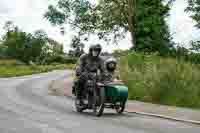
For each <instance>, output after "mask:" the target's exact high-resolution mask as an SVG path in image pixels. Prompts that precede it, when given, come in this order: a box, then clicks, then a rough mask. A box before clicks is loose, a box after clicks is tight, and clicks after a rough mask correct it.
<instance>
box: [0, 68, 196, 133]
mask: <svg viewBox="0 0 200 133" xmlns="http://www.w3.org/2000/svg"><path fill="white" fill-rule="evenodd" d="M70 74H71V73H70V72H69V71H54V72H50V73H46V74H39V75H33V76H27V77H20V78H9V79H0V133H78V132H81V133H133V132H134V133H199V132H200V126H198V125H192V124H186V123H181V122H175V121H170V120H165V119H159V118H153V117H147V116H141V115H136V114H127V113H125V114H123V115H117V114H116V113H115V112H114V111H110V110H105V114H104V115H103V116H102V117H100V118H97V117H94V116H92V115H91V114H90V113H89V112H85V113H83V114H79V113H77V112H75V111H74V108H73V101H72V100H71V99H68V98H66V97H55V96H49V95H48V85H49V83H50V82H51V81H52V80H55V79H59V78H69V77H70Z"/></svg>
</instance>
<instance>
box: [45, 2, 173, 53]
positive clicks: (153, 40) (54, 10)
mask: <svg viewBox="0 0 200 133" xmlns="http://www.w3.org/2000/svg"><path fill="white" fill-rule="evenodd" d="M134 1H135V0H134ZM164 1H166V0H137V1H136V2H135V3H136V4H135V5H133V6H132V8H133V7H134V9H135V11H134V9H132V10H131V9H130V8H128V7H130V6H129V3H128V2H130V1H129V0H120V1H118V0H99V1H98V2H97V3H96V4H92V3H90V2H89V1H86V0H85V1H83V2H82V3H81V2H80V1H78V0H59V1H58V3H57V5H49V7H48V11H47V12H46V13H45V15H44V17H45V18H46V19H48V20H49V21H50V22H51V23H52V24H54V25H62V24H65V23H68V24H70V25H71V26H72V27H73V29H75V30H77V31H78V32H79V33H80V35H81V36H84V35H90V34H96V35H98V37H99V39H103V40H105V41H106V42H108V43H109V42H110V41H111V40H113V41H114V43H117V42H118V41H119V40H120V39H122V38H124V37H125V36H126V33H127V32H128V31H129V32H131V31H132V30H134V34H135V43H136V45H135V46H134V45H133V47H134V49H136V50H137V51H143V50H145V49H147V50H150V51H159V52H162V51H165V50H166V49H168V47H169V44H170V34H169V30H168V27H167V24H166V22H165V18H166V17H167V16H168V12H169V10H170V4H171V2H172V0H170V1H169V0H168V3H167V4H163V2H164ZM81 4H82V5H84V7H82V6H81ZM133 4H134V3H133ZM130 12H133V15H131V13H130ZM130 16H131V17H133V18H132V19H133V20H132V21H130V20H129V19H130ZM130 22H131V23H133V24H131V23H130ZM131 25H132V28H130V27H131ZM132 36H133V35H132ZM111 38H112V39H111Z"/></svg>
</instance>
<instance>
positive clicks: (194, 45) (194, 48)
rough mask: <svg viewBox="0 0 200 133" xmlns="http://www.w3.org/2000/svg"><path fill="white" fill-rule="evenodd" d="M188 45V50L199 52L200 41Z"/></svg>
mask: <svg viewBox="0 0 200 133" xmlns="http://www.w3.org/2000/svg"><path fill="white" fill-rule="evenodd" d="M190 45H191V48H190V50H194V51H196V52H200V41H191V42H190Z"/></svg>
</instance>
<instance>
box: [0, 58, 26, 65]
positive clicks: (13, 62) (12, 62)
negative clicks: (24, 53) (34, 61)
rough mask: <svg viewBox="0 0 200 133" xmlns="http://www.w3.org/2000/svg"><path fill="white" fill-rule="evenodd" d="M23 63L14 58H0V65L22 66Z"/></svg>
mask: <svg viewBox="0 0 200 133" xmlns="http://www.w3.org/2000/svg"><path fill="white" fill-rule="evenodd" d="M22 65H25V63H23V62H21V61H19V60H14V59H1V60H0V66H22Z"/></svg>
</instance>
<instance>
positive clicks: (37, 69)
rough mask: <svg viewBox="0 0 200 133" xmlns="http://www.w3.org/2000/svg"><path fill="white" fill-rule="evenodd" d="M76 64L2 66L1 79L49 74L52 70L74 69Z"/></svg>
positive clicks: (0, 69)
mask: <svg viewBox="0 0 200 133" xmlns="http://www.w3.org/2000/svg"><path fill="white" fill-rule="evenodd" d="M73 68H74V64H61V65H44V66H35V65H34V66H25V65H19V66H9V65H1V66H0V77H17V76H25V75H32V74H37V73H44V72H49V71H52V70H64V69H73Z"/></svg>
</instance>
